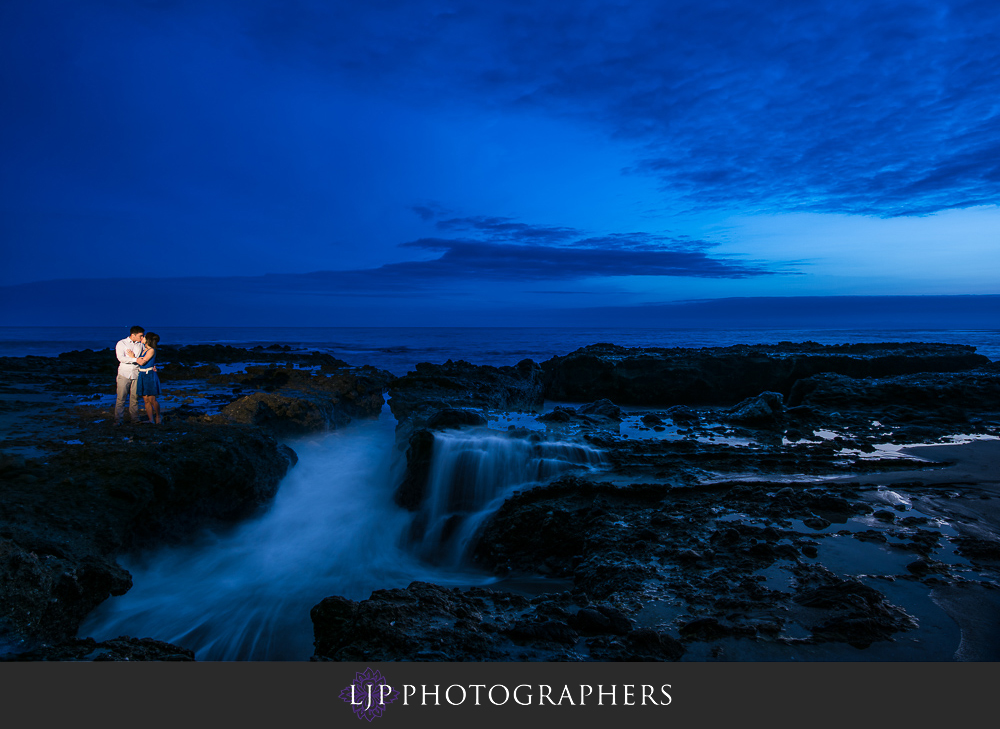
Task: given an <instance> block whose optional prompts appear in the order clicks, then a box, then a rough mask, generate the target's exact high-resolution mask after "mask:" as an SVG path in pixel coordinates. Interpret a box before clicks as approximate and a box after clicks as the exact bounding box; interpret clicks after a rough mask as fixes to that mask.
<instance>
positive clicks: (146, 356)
mask: <svg viewBox="0 0 1000 729" xmlns="http://www.w3.org/2000/svg"><path fill="white" fill-rule="evenodd" d="M142 343H143V345H145V349H144V350H143V352H142V355H140V356H139V357H138V358H137V359H136V362H137V363H138V365H139V382H138V386H137V390H138V394H139V397H141V398H142V401H143V402H144V403H145V404H146V415H147V416H148V417H149V422H151V423H155V424H157V425H159V424H160V423H162V422H163V419H162V418H161V417H160V403H158V402H157V401H156V398H157V397H158V396H159V395H160V376H159V375H157V374H156V366H155V360H156V347H157V345H158V344H159V343H160V335H159V334H154V333H153V332H146V333H145V334H144V335H143V337H142Z"/></svg>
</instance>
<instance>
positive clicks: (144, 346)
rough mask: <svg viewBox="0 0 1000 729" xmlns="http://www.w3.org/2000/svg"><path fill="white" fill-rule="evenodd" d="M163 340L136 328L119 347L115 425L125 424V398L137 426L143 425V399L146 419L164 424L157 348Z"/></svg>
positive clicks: (116, 350)
mask: <svg viewBox="0 0 1000 729" xmlns="http://www.w3.org/2000/svg"><path fill="white" fill-rule="evenodd" d="M159 343H160V337H159V335H157V334H154V333H153V332H149V333H148V334H147V333H146V331H145V330H144V329H143V328H142V327H132V328H131V329H130V330H129V335H128V336H127V337H125V339H123V340H121V341H120V342H118V344H117V345H115V355H116V356H117V357H118V362H119V363H120V364H119V365H118V380H117V385H118V399H117V400H116V401H115V425H121V424H122V420H123V419H124V417H125V399H126V398H128V400H129V404H128V413H129V417H130V418H131V419H132V422H133V423H138V422H139V398H140V397H141V398H142V399H143V402H144V403H145V406H146V416H147V417H148V418H149V422H150V423H157V424H159V423H161V422H163V419H162V418H161V417H160V403H158V402H157V401H156V398H157V397H159V395H160V377H159V375H157V374H156V365H155V364H154V360H155V359H156V347H157V346H158V345H159Z"/></svg>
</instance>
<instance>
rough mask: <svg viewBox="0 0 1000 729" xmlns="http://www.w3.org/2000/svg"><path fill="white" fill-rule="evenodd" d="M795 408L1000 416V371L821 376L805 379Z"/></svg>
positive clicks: (795, 392) (792, 399)
mask: <svg viewBox="0 0 1000 729" xmlns="http://www.w3.org/2000/svg"><path fill="white" fill-rule="evenodd" d="M788 404H789V405H790V406H792V407H795V406H799V405H805V406H807V407H812V408H817V409H820V408H821V409H824V410H841V409H846V410H878V409H880V408H886V407H906V408H915V409H920V410H929V411H935V410H939V409H941V408H954V409H965V410H975V411H986V412H989V411H994V412H996V411H1000V366H998V365H991V366H990V367H982V368H979V369H975V370H971V371H968V372H957V373H951V374H938V373H920V374H914V375H905V376H900V377H885V378H879V379H874V378H864V379H854V378H850V377H844V376H842V375H836V374H830V373H826V374H820V375H815V376H813V377H809V378H806V379H803V380H800V381H799V382H797V383H796V384H795V386H794V387H793V388H792V391H791V394H790V395H789V398H788Z"/></svg>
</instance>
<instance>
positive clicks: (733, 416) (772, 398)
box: [726, 392, 784, 424]
mask: <svg viewBox="0 0 1000 729" xmlns="http://www.w3.org/2000/svg"><path fill="white" fill-rule="evenodd" d="M782 400H783V398H782V396H781V395H780V394H778V393H777V392H762V393H761V394H760V395H757V396H756V397H750V398H747V399H745V400H743V401H742V402H740V403H739V404H738V405H737V406H736V407H734V408H731V409H730V410H727V411H726V419H727V420H731V421H733V422H736V423H757V424H768V423H775V422H776V421H777V420H778V419H779V418H780V417H781V414H782V411H783V410H784V404H783V402H782Z"/></svg>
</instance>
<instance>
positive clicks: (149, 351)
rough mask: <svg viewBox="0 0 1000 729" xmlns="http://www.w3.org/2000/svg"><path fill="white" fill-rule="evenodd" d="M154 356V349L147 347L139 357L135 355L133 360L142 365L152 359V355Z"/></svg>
mask: <svg viewBox="0 0 1000 729" xmlns="http://www.w3.org/2000/svg"><path fill="white" fill-rule="evenodd" d="M155 356H156V350H155V349H150V348H148V347H147V348H146V352H145V353H144V354H143V355H142V356H141V357H137V358H136V360H135V362H136V364H140V365H144V364H146V363H147V362H149V360H151V359H153V357H155Z"/></svg>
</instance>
